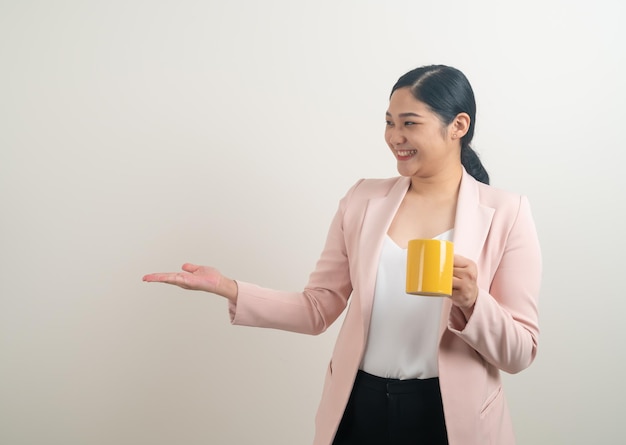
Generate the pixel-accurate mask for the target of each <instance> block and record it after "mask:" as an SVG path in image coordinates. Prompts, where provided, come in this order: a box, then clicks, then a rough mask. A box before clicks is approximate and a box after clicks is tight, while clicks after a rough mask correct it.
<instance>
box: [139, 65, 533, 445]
mask: <svg viewBox="0 0 626 445" xmlns="http://www.w3.org/2000/svg"><path fill="white" fill-rule="evenodd" d="M386 116H387V117H386V120H387V125H386V130H385V139H386V141H387V144H388V145H389V148H390V149H391V151H392V153H393V154H394V156H395V158H396V160H397V168H398V172H399V174H400V176H398V177H394V178H390V179H361V180H359V181H358V182H357V183H356V184H354V185H353V186H352V187H351V188H350V190H348V192H347V193H346V195H345V196H344V198H343V199H342V200H341V202H340V204H339V208H338V210H337V213H336V215H335V217H334V219H333V221H332V223H331V226H330V229H329V232H328V237H327V241H326V245H325V247H324V249H323V251H322V254H321V256H320V259H319V260H318V262H317V265H316V268H315V270H314V271H313V273H312V274H311V275H310V279H309V282H308V284H307V285H306V286H305V287H304V290H303V291H302V292H285V291H278V290H272V289H266V288H261V287H259V286H257V285H254V284H250V283H246V282H243V281H235V280H232V279H230V278H227V277H225V276H223V275H222V274H221V273H220V272H219V271H218V270H216V269H214V268H212V267H207V266H198V265H194V264H185V265H184V266H183V272H172V273H158V274H149V275H146V276H144V278H143V279H144V281H149V282H162V283H169V284H174V285H177V286H180V287H182V288H185V289H193V290H202V291H206V292H210V293H215V294H218V295H221V296H223V297H225V298H227V299H228V300H229V309H230V315H231V320H232V323H233V324H237V325H246V326H257V327H266V328H274V329H281V330H286V331H293V332H299V333H306V334H319V333H321V332H324V331H325V330H326V329H327V328H328V327H329V326H330V325H331V324H332V323H333V322H334V321H335V320H336V319H337V318H338V317H339V316H340V314H341V313H342V312H343V311H344V310H345V309H346V307H348V301H351V304H350V305H349V307H348V309H347V313H346V316H345V319H344V325H343V327H342V329H341V331H340V333H339V336H338V338H337V343H336V345H335V349H334V351H333V354H332V357H331V359H330V362H329V365H328V370H327V374H326V380H325V384H324V389H323V393H322V399H321V402H320V405H319V408H318V413H317V418H316V433H315V439H314V444H315V445H330V444H334V445H342V444H359V445H367V444H376V445H379V444H382V443H384V444H404V443H413V444H428V445H440V444H452V445H484V444H485V443H497V444H499V445H511V444H513V443H514V442H515V439H514V436H513V429H512V424H511V419H510V416H509V412H508V408H507V404H506V401H505V397H504V394H503V391H502V383H501V379H500V371H501V370H502V371H506V372H509V373H516V372H519V371H521V370H523V369H525V368H527V367H528V366H529V365H530V364H531V363H532V362H533V360H534V358H535V355H536V351H537V338H538V333H539V328H538V322H537V318H538V314H537V299H538V294H539V287H540V281H541V253H540V247H539V243H538V239H537V234H536V231H535V226H534V222H533V218H532V216H531V212H530V207H529V204H528V201H527V199H526V198H525V197H524V196H520V195H516V194H513V193H509V192H505V191H502V190H497V189H495V188H493V187H491V186H489V185H488V183H489V176H488V174H487V172H486V171H485V169H484V168H483V166H482V164H481V162H480V160H479V159H478V156H477V155H476V153H475V152H474V151H473V150H472V149H471V148H470V143H471V140H472V137H473V134H474V126H475V116H476V106H475V102H474V94H473V91H472V88H471V86H470V84H469V82H468V81H467V79H466V78H465V76H464V75H463V73H461V72H460V71H459V70H457V69H455V68H452V67H448V66H443V65H433V66H425V67H420V68H417V69H415V70H412V71H410V72H409V73H407V74H405V75H403V76H402V77H400V79H399V80H398V82H397V83H396V84H395V86H394V87H393V89H392V93H391V97H390V101H389V106H388V109H387V113H386ZM415 238H438V239H446V240H449V241H453V242H454V251H455V256H454V271H453V275H454V276H453V282H452V294H451V295H449V296H447V297H443V298H432V297H417V296H411V295H408V294H407V293H406V292H405V289H404V282H405V279H406V275H405V274H406V268H405V267H404V265H405V264H406V255H407V252H406V245H407V244H408V241H409V240H411V239H415Z"/></svg>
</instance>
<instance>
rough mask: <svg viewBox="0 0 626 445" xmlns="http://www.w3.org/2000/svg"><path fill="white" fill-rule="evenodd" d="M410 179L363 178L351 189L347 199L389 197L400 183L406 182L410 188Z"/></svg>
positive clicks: (400, 177)
mask: <svg viewBox="0 0 626 445" xmlns="http://www.w3.org/2000/svg"><path fill="white" fill-rule="evenodd" d="M408 181H409V179H407V178H404V177H402V176H396V177H393V178H362V179H359V180H358V181H357V182H356V183H355V184H353V185H352V187H350V189H349V190H348V193H346V196H347V197H350V198H356V199H358V198H361V199H371V198H380V197H384V196H387V195H388V194H389V192H390V191H391V190H392V189H393V188H394V187H395V186H397V185H398V184H399V183H402V182H406V183H407V187H408Z"/></svg>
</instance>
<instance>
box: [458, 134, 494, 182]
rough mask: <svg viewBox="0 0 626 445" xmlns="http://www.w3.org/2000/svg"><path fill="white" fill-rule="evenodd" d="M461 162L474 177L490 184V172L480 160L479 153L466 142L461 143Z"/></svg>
mask: <svg viewBox="0 0 626 445" xmlns="http://www.w3.org/2000/svg"><path fill="white" fill-rule="evenodd" d="M461 164H463V167H465V170H466V171H467V172H468V173H469V174H470V175H472V176H473V177H474V179H476V180H477V181H479V182H482V183H483V184H487V185H489V173H487V170H485V167H484V166H483V163H482V162H480V158H479V157H478V154H476V152H475V151H474V150H473V149H472V147H470V146H469V144H466V143H465V142H463V144H462V145H461Z"/></svg>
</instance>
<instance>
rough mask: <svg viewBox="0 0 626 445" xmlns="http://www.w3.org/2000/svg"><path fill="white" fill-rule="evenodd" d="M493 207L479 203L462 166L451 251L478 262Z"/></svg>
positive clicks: (474, 185) (445, 323)
mask: <svg viewBox="0 0 626 445" xmlns="http://www.w3.org/2000/svg"><path fill="white" fill-rule="evenodd" d="M494 212H495V210H494V209H493V208H491V207H487V206H484V205H482V204H481V203H480V193H479V190H478V182H477V181H476V180H475V179H474V178H473V177H471V176H470V175H469V174H468V173H467V172H466V171H465V169H464V170H463V177H462V178H461V185H460V187H459V197H458V200H457V204H456V216H455V221H454V253H455V254H457V255H461V256H464V257H466V258H469V259H470V260H472V261H474V262H476V263H478V258H479V256H480V253H481V251H482V248H483V245H484V244H485V240H486V239H487V235H488V234H489V228H490V227H491V221H492V219H493V214H494ZM451 307H452V302H451V300H450V299H449V298H446V299H445V300H444V305H443V311H442V317H441V332H442V333H443V331H444V330H445V329H446V328H447V326H448V317H449V314H450V308H451Z"/></svg>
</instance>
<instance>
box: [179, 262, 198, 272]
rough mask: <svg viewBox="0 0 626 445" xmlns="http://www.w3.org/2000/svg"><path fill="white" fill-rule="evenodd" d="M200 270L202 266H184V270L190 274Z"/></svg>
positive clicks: (189, 264)
mask: <svg viewBox="0 0 626 445" xmlns="http://www.w3.org/2000/svg"><path fill="white" fill-rule="evenodd" d="M198 269H200V266H197V265H195V264H191V263H185V264H183V270H184V271H185V272H190V273H194V272H195V271H197V270H198Z"/></svg>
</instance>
